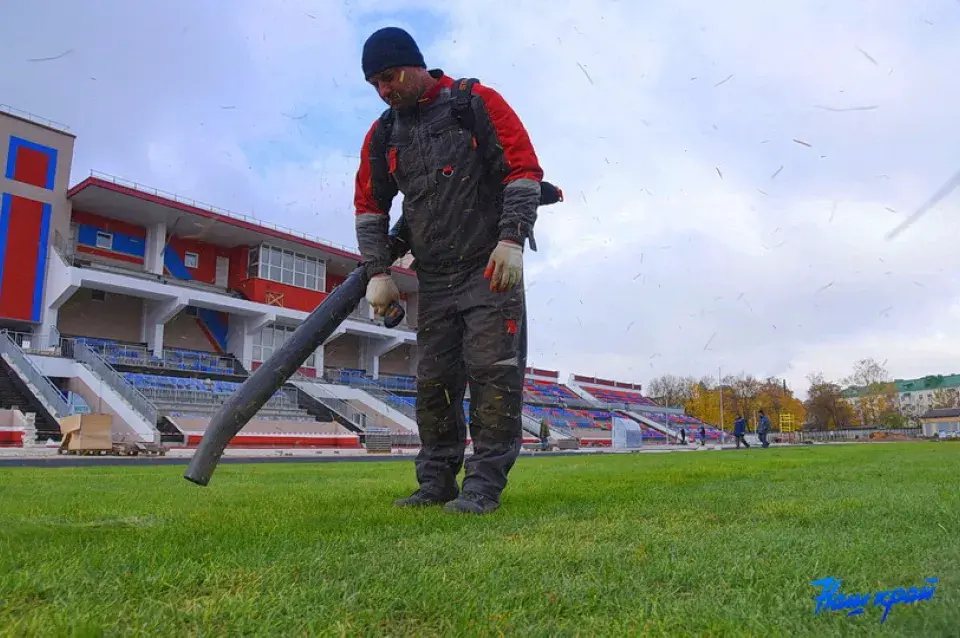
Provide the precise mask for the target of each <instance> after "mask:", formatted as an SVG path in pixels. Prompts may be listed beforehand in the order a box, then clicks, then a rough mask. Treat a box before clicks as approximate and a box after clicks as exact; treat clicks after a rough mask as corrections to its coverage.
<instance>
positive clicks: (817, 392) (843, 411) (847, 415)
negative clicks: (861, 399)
mask: <svg viewBox="0 0 960 638" xmlns="http://www.w3.org/2000/svg"><path fill="white" fill-rule="evenodd" d="M807 380H808V381H809V382H810V387H809V389H808V390H807V400H806V401H805V402H804V404H803V407H804V408H805V409H806V423H807V424H808V425H809V426H810V428H811V429H814V430H834V429H840V428H847V427H850V426H851V425H852V424H853V421H854V416H855V414H854V411H853V407H852V406H851V405H850V404H849V403H848V402H847V401H846V400H845V399H844V398H843V390H842V389H841V387H840V385H839V384H837V383H834V382H832V381H828V380H827V379H826V378H825V377H824V375H823V373H822V372H815V373H812V374H810V375H808V376H807Z"/></svg>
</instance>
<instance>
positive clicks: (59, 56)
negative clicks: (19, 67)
mask: <svg viewBox="0 0 960 638" xmlns="http://www.w3.org/2000/svg"><path fill="white" fill-rule="evenodd" d="M71 53H73V49H67V50H66V51H64V52H63V53H61V54H60V55H55V56H53V57H49V58H29V59H28V60H27V62H51V61H53V60H59V59H60V58H62V57H64V56H67V55H70V54H71Z"/></svg>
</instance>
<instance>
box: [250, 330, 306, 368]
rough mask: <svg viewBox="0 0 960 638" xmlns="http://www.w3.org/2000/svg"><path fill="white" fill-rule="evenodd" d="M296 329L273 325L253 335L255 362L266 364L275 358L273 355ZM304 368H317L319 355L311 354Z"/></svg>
mask: <svg viewBox="0 0 960 638" xmlns="http://www.w3.org/2000/svg"><path fill="white" fill-rule="evenodd" d="M294 330H296V328H291V327H290V326H278V325H276V324H271V325H269V326H267V327H266V328H264V329H263V330H261V331H260V332H258V333H257V334H255V335H253V360H254V361H258V362H260V363H264V362H266V361H268V360H269V359H270V357H272V356H273V353H274V352H275V351H277V350H279V349H280V348H281V347H282V346H283V344H284V342H285V341H286V340H287V339H289V338H290V335H291V334H293V331H294ZM302 367H304V368H316V367H317V353H316V352H311V353H310V356H309V357H308V358H307V360H306V361H305V362H304V363H303V366H302Z"/></svg>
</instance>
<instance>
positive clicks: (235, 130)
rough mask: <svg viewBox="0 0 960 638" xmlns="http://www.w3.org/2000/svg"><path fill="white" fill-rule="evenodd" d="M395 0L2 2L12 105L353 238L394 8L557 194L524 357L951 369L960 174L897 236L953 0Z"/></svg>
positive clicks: (159, 167)
mask: <svg viewBox="0 0 960 638" xmlns="http://www.w3.org/2000/svg"><path fill="white" fill-rule="evenodd" d="M382 6H383V5H382V3H373V2H372V1H370V0H359V1H355V2H350V3H346V2H344V3H340V2H333V1H318V2H309V1H306V0H300V1H290V2H279V3H278V2H266V1H254V0H247V1H238V2H236V3H232V4H231V10H230V11H224V10H223V8H222V7H220V5H216V4H209V3H207V4H203V3H193V2H187V1H186V0H179V1H171V2H168V3H164V4H162V5H156V6H152V7H151V6H147V5H143V6H141V5H140V4H138V3H122V2H119V1H111V2H106V1H105V2H100V3H95V4H93V5H89V6H88V5H85V6H83V7H82V8H81V7H79V6H78V5H76V4H75V3H69V2H65V1H63V2H55V1H52V0H51V1H48V2H36V3H20V4H17V5H7V6H5V7H4V8H2V9H0V42H2V43H3V44H2V45H0V47H2V51H3V53H4V56H3V57H2V58H0V75H2V77H4V78H5V84H6V87H7V88H8V91H9V92H8V93H7V95H8V96H9V97H7V98H5V100H4V101H7V102H11V103H12V104H13V106H16V107H18V108H22V109H25V110H28V111H31V112H35V113H38V114H41V115H44V116H46V117H50V118H52V119H55V120H58V121H62V122H66V123H68V124H70V125H71V126H72V128H73V129H74V131H75V132H76V133H77V134H78V136H79V137H78V146H77V154H76V158H75V167H74V181H76V180H78V179H79V178H81V177H83V176H84V174H85V171H86V170H87V169H90V168H95V169H99V170H104V171H107V172H110V173H115V174H118V175H121V176H123V177H126V178H129V179H134V180H137V181H139V182H142V183H147V184H151V185H155V186H158V187H160V188H163V189H165V190H169V191H174V192H178V193H180V194H182V195H186V196H190V197H195V198H197V199H200V200H203V201H207V202H210V203H212V204H216V205H218V206H222V207H224V208H229V209H232V210H236V211H237V212H242V213H251V212H252V213H253V214H255V215H256V216H258V217H260V218H262V219H266V220H269V221H273V222H276V223H282V224H285V225H288V226H292V227H294V228H297V229H298V230H301V231H305V232H309V233H312V234H315V235H319V236H322V237H324V238H326V239H329V240H332V241H335V242H338V243H341V244H347V245H355V243H356V240H355V237H354V236H353V216H352V209H351V201H352V181H353V174H354V171H355V170H356V165H357V155H358V149H359V146H360V142H361V140H362V137H363V134H364V133H365V132H366V130H367V128H368V127H369V125H370V123H371V122H372V121H373V120H374V119H375V118H376V117H377V115H378V114H379V112H380V110H381V108H382V104H381V103H380V102H379V101H378V100H377V98H376V96H375V95H374V94H373V92H372V91H371V90H370V89H369V87H367V86H366V85H365V84H364V83H363V81H362V78H361V77H360V76H361V74H360V71H359V66H360V62H359V55H360V48H361V46H362V42H363V39H364V38H365V37H366V35H367V34H368V33H369V32H371V31H372V30H373V29H375V28H377V27H379V26H382V25H385V24H400V25H403V26H405V27H407V28H409V29H411V30H412V31H413V32H414V33H415V34H416V36H417V38H418V39H419V41H420V42H421V44H422V47H423V49H424V54H425V56H426V58H427V60H428V62H429V63H430V64H431V65H433V66H439V67H442V68H444V69H445V70H446V71H447V72H448V73H449V74H451V75H454V76H473V77H478V78H480V79H481V80H482V81H484V82H485V83H487V84H489V85H491V86H493V87H495V88H496V89H497V90H498V91H500V92H501V93H502V94H503V95H504V96H505V97H506V98H507V100H508V101H509V102H510V103H511V104H512V105H513V107H514V108H515V109H516V111H517V112H518V113H519V114H520V116H521V118H522V119H523V120H524V122H525V123H526V125H527V127H528V129H529V131H530V133H531V136H532V138H533V140H534V142H535V144H536V147H537V151H538V154H539V156H540V159H541V161H542V164H543V165H544V167H545V169H546V172H547V177H548V179H550V180H551V181H553V182H554V183H556V184H559V185H560V186H562V187H563V188H564V192H565V194H566V195H567V201H565V202H564V203H562V204H559V205H557V206H554V207H550V208H544V209H542V210H541V214H540V220H539V222H538V226H537V239H538V244H539V248H540V251H539V252H537V253H532V252H530V251H528V252H527V255H526V260H527V278H528V286H529V293H528V299H529V303H530V315H531V324H532V332H531V352H530V362H531V364H534V365H537V366H540V367H548V368H559V369H561V370H563V371H564V373H567V372H581V373H586V374H596V375H601V376H605V377H615V378H619V379H622V380H627V381H637V382H647V381H649V379H650V378H651V377H653V376H656V375H658V374H663V373H679V374H695V375H700V374H714V373H715V371H716V370H717V368H719V367H723V369H724V370H725V371H739V370H744V371H749V372H752V373H755V374H758V375H763V376H766V375H770V376H782V377H785V378H786V379H787V380H788V381H789V382H790V383H791V384H792V385H793V386H794V387H795V388H796V389H798V390H801V391H802V390H803V389H804V388H805V379H804V377H805V375H806V374H807V373H809V372H812V371H820V370H822V371H823V372H824V373H826V374H827V375H828V376H830V377H833V378H839V377H841V376H843V375H845V374H847V373H848V372H849V371H850V368H851V367H852V365H853V362H854V361H855V360H856V359H858V358H861V357H865V356H873V357H876V358H877V359H879V360H881V361H883V360H886V361H887V367H888V369H889V370H890V371H891V373H893V374H894V375H896V376H900V377H909V376H918V375H923V374H927V373H937V372H943V373H946V372H952V371H955V367H954V365H953V364H952V363H951V362H952V361H954V360H956V355H957V353H958V351H960V340H958V339H956V338H955V337H952V336H951V335H953V334H955V332H956V331H955V330H952V329H951V327H952V326H954V325H956V321H957V317H956V310H955V309H956V307H957V301H958V298H960V285H958V283H957V282H956V281H955V279H954V278H953V277H952V273H953V272H955V271H956V269H957V268H958V266H960V263H958V262H960V258H958V256H957V253H956V251H955V250H954V248H953V243H954V241H953V237H954V236H956V233H957V232H958V230H960V228H958V225H960V220H958V217H957V215H956V214H955V211H956V210H957V208H958V206H960V203H958V202H960V194H954V195H952V196H951V197H948V198H947V199H945V200H944V201H943V202H941V203H940V204H939V205H938V206H937V207H935V208H934V209H933V210H932V211H930V212H929V213H928V214H927V215H926V216H925V217H923V218H922V219H921V220H919V221H918V222H917V223H916V224H915V225H914V226H912V227H911V228H909V229H908V230H907V231H905V232H904V233H903V234H902V235H901V236H899V237H898V238H897V239H896V240H895V241H892V242H887V241H885V239H884V235H885V233H887V232H888V231H889V230H890V229H892V228H893V227H894V226H895V225H896V224H897V223H899V222H900V221H902V220H903V219H905V218H906V216H907V215H909V214H910V213H911V212H912V210H914V209H915V208H916V207H918V206H919V205H920V204H921V203H922V202H923V201H924V200H925V199H926V198H927V197H928V196H929V195H930V194H931V193H932V192H934V191H935V190H936V189H937V188H939V187H940V186H941V184H942V183H943V182H944V181H946V180H947V179H948V178H949V177H950V176H951V175H952V174H953V173H954V172H956V170H957V168H958V166H957V164H958V163H960V162H958V160H960V157H958V155H957V152H956V139H955V137H954V136H951V135H950V134H949V132H950V131H952V130H954V128H955V126H954V114H953V113H952V111H953V109H954V108H955V105H956V104H957V102H958V97H960V90H958V89H957V88H956V87H955V84H954V83H951V82H949V81H947V80H946V79H945V78H949V77H950V71H951V69H950V67H949V63H948V61H950V60H954V59H956V58H957V56H958V54H960V44H958V43H957V42H956V38H955V34H956V32H957V29H958V27H960V6H958V5H957V4H956V3H955V2H951V1H950V0H930V1H929V2H926V3H923V4H922V5H917V4H915V3H914V4H910V3H902V2H894V1H893V0H887V1H883V2H874V3H870V4H869V6H868V5H866V4H863V3H853V2H843V3H820V4H812V3H803V2H785V3H784V2H781V3H769V2H760V1H759V0H737V1H735V2H730V3H722V4H721V3H715V2H706V1H704V0H680V1H678V2H674V3H666V4H664V3H653V4H651V3H624V2H614V1H613V0H584V1H582V2H577V3H573V2H560V3H557V2H551V3H547V2H543V1H532V0H530V1H523V2H517V1H515V0H514V1H511V2H495V3H474V2H469V1H467V0H451V1H449V2H445V3H442V4H428V3H426V2H424V1H422V0H403V1H399V2H397V3H395V4H394V5H391V9H390V11H389V12H385V11H383V9H382ZM34 24H38V25H39V24H42V25H43V28H42V29H40V28H39V27H34V26H31V25H34ZM41 34H42V36H43V37H40V35H41ZM68 50H69V51H70V53H68V54H67V55H65V56H63V57H61V58H59V59H57V60H53V61H48V62H28V61H27V60H28V59H30V58H40V57H49V56H55V55H58V54H60V53H62V52H64V51H68ZM874 107H875V108H874ZM831 109H832V110H831ZM844 109H853V110H844ZM956 369H960V366H956Z"/></svg>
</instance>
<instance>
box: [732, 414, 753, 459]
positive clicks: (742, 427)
mask: <svg viewBox="0 0 960 638" xmlns="http://www.w3.org/2000/svg"><path fill="white" fill-rule="evenodd" d="M746 433H747V420H746V419H744V418H743V415H742V414H738V415H737V418H736V419H735V420H734V422H733V438H734V439H735V440H736V442H737V449H738V450H739V449H740V444H741V443H742V444H743V446H744V447H745V448H747V449H748V450H749V449H750V444H749V443H747V439H746V438H745V437H746Z"/></svg>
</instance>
